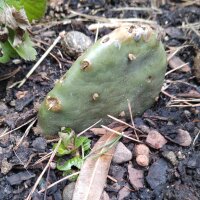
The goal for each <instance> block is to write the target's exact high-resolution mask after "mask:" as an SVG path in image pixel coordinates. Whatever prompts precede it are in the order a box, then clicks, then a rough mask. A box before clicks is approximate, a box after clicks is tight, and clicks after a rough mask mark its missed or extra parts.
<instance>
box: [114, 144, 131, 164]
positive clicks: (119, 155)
mask: <svg viewBox="0 0 200 200" xmlns="http://www.w3.org/2000/svg"><path fill="white" fill-rule="evenodd" d="M131 159H132V153H131V151H130V150H129V149H128V148H126V146H125V145H124V144H123V143H122V142H119V143H118V145H117V147H116V150H115V153H114V155H113V159H112V161H113V162H114V163H117V164H121V163H125V162H128V161H130V160H131Z"/></svg>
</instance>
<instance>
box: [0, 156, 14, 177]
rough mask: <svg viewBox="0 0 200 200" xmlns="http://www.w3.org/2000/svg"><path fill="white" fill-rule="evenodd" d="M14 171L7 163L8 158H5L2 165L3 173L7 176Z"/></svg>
mask: <svg viewBox="0 0 200 200" xmlns="http://www.w3.org/2000/svg"><path fill="white" fill-rule="evenodd" d="M11 169H12V164H10V163H9V162H8V161H7V158H4V159H3V160H2V163H1V173H2V174H7V173H8V172H9V171H10V170H11Z"/></svg>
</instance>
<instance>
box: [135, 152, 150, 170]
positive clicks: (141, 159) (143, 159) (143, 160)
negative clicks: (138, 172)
mask: <svg viewBox="0 0 200 200" xmlns="http://www.w3.org/2000/svg"><path fill="white" fill-rule="evenodd" d="M136 162H137V164H138V165H140V166H142V167H147V166H148V165H149V157H147V156H146V155H139V156H137V157H136Z"/></svg>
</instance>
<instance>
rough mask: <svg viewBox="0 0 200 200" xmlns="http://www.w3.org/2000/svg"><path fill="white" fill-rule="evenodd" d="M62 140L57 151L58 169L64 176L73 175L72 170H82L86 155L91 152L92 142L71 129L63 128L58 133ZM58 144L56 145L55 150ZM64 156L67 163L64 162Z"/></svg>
mask: <svg viewBox="0 0 200 200" xmlns="http://www.w3.org/2000/svg"><path fill="white" fill-rule="evenodd" d="M58 134H59V136H60V137H61V138H62V141H61V144H60V146H59V147H58V150H57V154H56V155H57V156H58V158H59V159H58V161H57V169H58V170H60V171H63V172H64V175H68V174H71V173H72V170H73V169H72V168H73V167H75V168H77V169H80V168H81V166H82V164H83V162H84V159H85V157H86V155H87V154H88V153H89V151H90V146H91V145H90V143H91V141H90V140H89V139H88V138H87V137H85V136H79V137H78V136H77V135H76V134H75V133H74V131H73V130H72V129H70V128H62V129H61V132H59V133H58ZM56 145H57V144H54V148H55V147H56ZM64 156H67V161H65V162H63V159H64Z"/></svg>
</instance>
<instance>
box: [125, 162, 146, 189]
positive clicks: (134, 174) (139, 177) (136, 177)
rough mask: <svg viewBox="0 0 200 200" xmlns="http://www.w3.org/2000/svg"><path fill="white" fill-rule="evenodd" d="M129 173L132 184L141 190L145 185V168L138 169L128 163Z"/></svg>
mask: <svg viewBox="0 0 200 200" xmlns="http://www.w3.org/2000/svg"><path fill="white" fill-rule="evenodd" d="M128 173H129V180H130V182H131V185H132V186H133V187H134V188H135V189H136V190H139V189H140V188H143V187H144V172H143V170H138V169H135V168H133V167H132V166H131V165H128Z"/></svg>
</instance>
